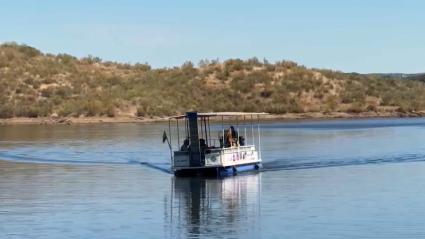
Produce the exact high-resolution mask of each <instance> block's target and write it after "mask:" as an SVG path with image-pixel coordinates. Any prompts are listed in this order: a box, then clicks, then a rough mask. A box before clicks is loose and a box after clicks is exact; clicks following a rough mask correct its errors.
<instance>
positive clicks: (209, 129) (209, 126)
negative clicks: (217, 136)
mask: <svg viewBox="0 0 425 239" xmlns="http://www.w3.org/2000/svg"><path fill="white" fill-rule="evenodd" d="M208 138H209V139H210V142H209V145H211V140H212V139H211V125H210V117H208ZM214 146H215V144H214Z"/></svg>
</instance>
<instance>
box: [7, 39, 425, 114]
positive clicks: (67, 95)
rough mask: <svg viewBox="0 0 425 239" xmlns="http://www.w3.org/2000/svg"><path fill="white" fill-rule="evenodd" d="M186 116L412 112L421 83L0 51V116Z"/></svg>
mask: <svg viewBox="0 0 425 239" xmlns="http://www.w3.org/2000/svg"><path fill="white" fill-rule="evenodd" d="M188 110H198V111H265V112H270V113H274V114H284V113H303V112H322V113H328V112H349V113H360V112H366V111H373V112H402V113H407V112H417V111H422V110H425V84H424V83H423V82H422V81H419V80H406V79H397V78H388V77H383V76H380V75H360V74H353V73H350V74H348V73H342V72H334V71H329V70H321V69H309V68H306V67H304V66H300V65H297V64H296V63H294V62H290V61H281V62H276V63H274V64H271V63H268V62H267V61H259V60H258V59H256V58H252V59H249V60H244V61H243V60H239V59H230V60H226V61H224V62H219V61H208V60H205V61H202V62H200V63H199V66H197V67H195V66H194V65H193V64H192V63H190V62H187V63H185V64H183V65H182V66H180V67H173V68H163V69H151V67H150V66H149V65H147V64H134V65H130V64H121V63H116V62H103V61H102V60H101V59H99V58H96V57H86V58H82V59H77V58H75V57H73V56H70V55H66V54H59V55H52V54H44V53H42V52H40V51H39V50H37V49H34V48H32V47H29V46H25V45H17V44H14V43H8V44H3V45H1V46H0V117H1V118H10V117H50V116H61V117H84V116H85V117H91V116H108V117H116V116H143V117H151V116H166V115H173V114H177V113H182V112H185V111H188Z"/></svg>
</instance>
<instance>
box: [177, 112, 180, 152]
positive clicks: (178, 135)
mask: <svg viewBox="0 0 425 239" xmlns="http://www.w3.org/2000/svg"><path fill="white" fill-rule="evenodd" d="M179 146H180V128H179V119H177V150H179V149H178V147H179Z"/></svg>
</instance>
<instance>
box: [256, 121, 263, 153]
mask: <svg viewBox="0 0 425 239" xmlns="http://www.w3.org/2000/svg"><path fill="white" fill-rule="evenodd" d="M257 130H258V153H259V155H260V159H262V158H261V136H260V116H259V115H257Z"/></svg>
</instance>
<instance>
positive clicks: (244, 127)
mask: <svg viewBox="0 0 425 239" xmlns="http://www.w3.org/2000/svg"><path fill="white" fill-rule="evenodd" d="M243 129H244V137H245V140H246V136H247V135H246V121H245V115H244V116H243ZM245 145H247V142H245Z"/></svg>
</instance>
